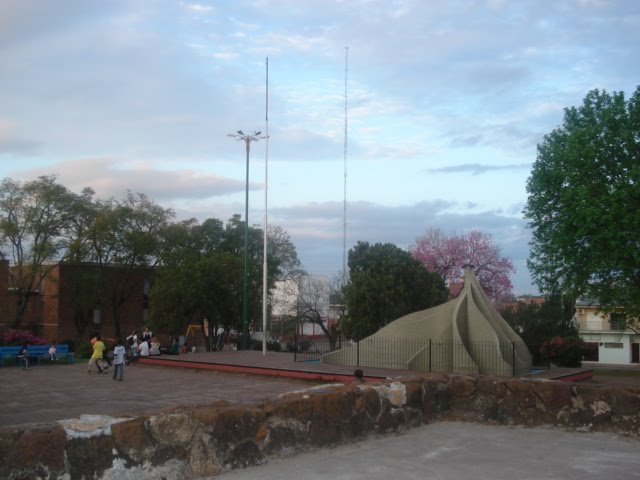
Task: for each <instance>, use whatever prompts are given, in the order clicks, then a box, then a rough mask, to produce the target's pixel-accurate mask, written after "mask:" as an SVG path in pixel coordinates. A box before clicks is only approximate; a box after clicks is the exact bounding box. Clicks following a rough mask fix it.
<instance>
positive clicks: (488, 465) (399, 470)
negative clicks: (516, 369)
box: [215, 422, 640, 480]
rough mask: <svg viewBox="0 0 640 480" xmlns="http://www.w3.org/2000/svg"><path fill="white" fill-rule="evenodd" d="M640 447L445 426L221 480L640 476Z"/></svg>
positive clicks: (595, 437) (548, 432)
mask: <svg viewBox="0 0 640 480" xmlns="http://www.w3.org/2000/svg"><path fill="white" fill-rule="evenodd" d="M639 448H640V441H638V440H635V439H630V438H625V437H617V436H613V435H608V434H601V433H582V432H564V431H561V430H553V429H543V428H534V429H528V428H523V427H504V426H488V425H479V424H473V423H454V422H439V423H433V424H430V425H426V426H422V427H417V428H414V429H411V430H409V431H407V432H405V433H402V434H398V435H387V436H384V437H381V436H380V437H373V438H370V439H368V440H365V441H362V442H359V443H355V444H350V445H342V446H339V447H336V448H333V449H323V450H317V451H314V452H308V453H303V454H299V455H296V456H295V457H291V458H286V459H282V460H277V461H272V462H271V463H269V464H267V465H261V466H258V467H252V468H248V469H244V470H235V471H232V472H229V473H225V474H223V475H221V476H219V477H215V478H219V479H221V480H262V479H265V478H278V479H282V480H289V479H291V480H293V479H301V478H304V479H305V480H326V479H336V480H389V479H395V480H414V479H415V480H431V479H447V480H483V479H487V480H515V479H517V480H543V479H544V480H554V479H557V480H570V479H576V480H578V479H580V480H591V479H593V480H603V479H613V478H620V479H638V478H640V455H639V454H638V452H639V451H640V450H639Z"/></svg>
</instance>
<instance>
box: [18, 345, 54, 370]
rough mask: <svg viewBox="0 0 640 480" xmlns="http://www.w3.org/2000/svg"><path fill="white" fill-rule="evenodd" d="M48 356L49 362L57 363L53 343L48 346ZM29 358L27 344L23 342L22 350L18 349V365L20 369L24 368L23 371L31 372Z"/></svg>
mask: <svg viewBox="0 0 640 480" xmlns="http://www.w3.org/2000/svg"><path fill="white" fill-rule="evenodd" d="M48 356H49V361H50V362H57V361H58V354H57V352H56V346H55V345H54V344H53V343H52V344H51V345H50V346H49V352H48ZM30 358H31V357H30V355H29V343H28V342H25V343H24V344H23V345H22V348H21V349H20V351H19V352H18V360H19V361H20V365H22V368H24V369H25V370H31V364H30Z"/></svg>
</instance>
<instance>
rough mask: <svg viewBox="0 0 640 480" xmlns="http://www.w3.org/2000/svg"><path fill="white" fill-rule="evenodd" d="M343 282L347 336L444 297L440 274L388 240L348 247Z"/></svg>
mask: <svg viewBox="0 0 640 480" xmlns="http://www.w3.org/2000/svg"><path fill="white" fill-rule="evenodd" d="M349 277H350V280H349V283H348V284H347V285H346V286H345V288H344V291H345V297H346V301H347V311H348V316H347V318H346V319H345V320H344V321H343V324H342V328H343V331H344V332H345V334H346V335H347V336H349V337H351V338H355V339H361V338H363V337H366V336H368V335H371V334H373V333H375V332H376V331H377V330H379V329H380V328H381V327H384V326H385V325H386V324H388V323H390V322H392V321H393V320H396V319H397V318H399V317H401V316H403V315H406V314H409V313H411V312H415V311H418V310H423V309H426V308H429V307H432V306H435V305H439V304H441V303H443V302H445V301H446V299H447V288H446V286H445V284H444V281H443V279H442V277H441V276H440V275H439V274H437V273H433V272H430V271H428V270H427V269H426V268H425V267H424V266H423V265H422V264H421V263H420V262H419V261H417V260H415V259H414V258H412V257H411V255H410V254H409V252H406V251H404V250H402V249H400V248H398V247H397V246H395V245H393V244H390V243H385V244H381V243H376V244H374V245H370V244H369V243H368V242H358V243H357V244H356V246H355V247H353V248H352V249H351V250H350V251H349Z"/></svg>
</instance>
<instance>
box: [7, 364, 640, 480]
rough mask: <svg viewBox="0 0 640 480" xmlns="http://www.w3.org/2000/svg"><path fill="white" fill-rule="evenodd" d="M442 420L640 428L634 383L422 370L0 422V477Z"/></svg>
mask: <svg viewBox="0 0 640 480" xmlns="http://www.w3.org/2000/svg"><path fill="white" fill-rule="evenodd" d="M439 420H453V421H469V422H482V423H492V424H501V425H523V426H528V427H534V426H554V427H559V428H563V429H569V430H578V431H608V432H613V433H615V434H623V435H630V436H634V437H638V438H640V390H635V389H616V388H609V387H599V386H595V385H580V384H569V383H564V382H557V381H540V380H522V379H512V378H503V377H490V376H481V375H477V376H465V375H447V374H425V375H422V376H417V377H414V378H407V379H403V380H399V381H386V382H380V383H351V384H346V385H341V384H340V385H323V386H319V387H313V388H309V389H306V390H304V391H299V392H293V393H289V394H286V395H284V396H281V397H280V398H278V399H277V400H275V401H271V402H266V403H262V404H256V405H251V406H239V405H232V404H228V403H225V402H218V403H214V404H211V405H207V406H200V407H181V408H174V409H170V410H166V411H163V412H160V413H157V414H150V415H144V416H139V417H135V418H111V417H100V416H85V417H82V418H80V419H74V420H65V421H61V422H56V423H54V424H51V425H45V426H39V427H33V428H9V429H4V430H3V431H0V478H7V479H26V478H65V479H72V480H75V479H82V478H86V479H89V478H102V479H128V478H131V479H134V478H135V479H136V480H143V479H151V478H165V479H167V480H169V479H176V480H177V479H190V478H202V477H210V476H215V475H217V474H219V473H220V472H223V471H228V470H231V469H235V468H243V467H247V466H251V465H259V464H262V463H265V462H267V461H269V459H272V458H277V457H283V456H290V455H294V454H295V453H297V452H300V451H303V450H312V449H314V448H318V447H325V446H331V445H337V444H341V443H348V442H354V441H358V440H361V439H363V438H365V437H367V436H369V435H372V434H384V433H389V432H396V431H399V430H402V429H406V428H410V427H414V426H418V425H421V424H425V423H431V422H435V421H439Z"/></svg>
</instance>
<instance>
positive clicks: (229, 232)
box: [150, 215, 299, 334]
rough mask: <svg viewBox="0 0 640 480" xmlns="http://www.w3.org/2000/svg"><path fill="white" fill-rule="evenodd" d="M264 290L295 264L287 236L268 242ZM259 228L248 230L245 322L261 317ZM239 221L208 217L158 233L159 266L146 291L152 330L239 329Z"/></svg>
mask: <svg viewBox="0 0 640 480" xmlns="http://www.w3.org/2000/svg"><path fill="white" fill-rule="evenodd" d="M267 250H268V253H267V254H268V255H269V258H268V262H267V264H268V272H267V288H271V287H272V286H273V284H274V282H275V280H276V279H277V278H280V277H281V276H282V275H284V272H285V269H286V268H289V267H288V266H290V265H299V261H298V258H297V253H296V251H295V246H294V245H293V244H292V243H291V241H290V239H289V236H288V234H286V232H284V231H281V234H280V235H278V236H274V237H269V238H268V245H267ZM262 258H263V236H262V230H260V229H256V228H249V251H248V267H249V268H248V280H249V283H248V289H247V290H248V294H249V298H248V305H249V319H250V320H257V319H258V318H260V317H261V315H262V289H263V285H262V280H263V277H262V265H263V261H262ZM243 260H244V222H243V221H242V220H241V219H240V216H239V215H234V216H233V217H232V218H231V219H229V221H228V222H227V223H226V225H225V224H223V222H221V221H220V220H218V219H213V218H211V219H207V220H205V221H204V222H203V223H202V224H201V225H200V224H198V223H197V221H195V220H189V221H186V222H181V223H179V224H172V225H169V226H168V227H167V228H166V229H165V230H164V231H163V234H162V241H161V254H160V264H159V267H158V269H157V275H156V279H155V283H154V285H153V288H152V291H151V299H150V300H151V317H152V322H153V325H154V328H156V329H160V330H165V331H169V332H171V333H175V334H177V333H182V332H184V331H185V329H186V327H187V325H189V324H191V323H192V322H198V323H200V325H201V327H202V328H204V326H205V319H206V320H207V321H208V322H207V324H208V325H209V328H210V332H207V333H209V334H212V333H213V328H214V327H216V326H222V327H223V328H225V330H227V331H228V330H230V329H232V328H238V329H239V328H241V326H242V291H243V282H244V276H243V275H244V273H243V264H244V261H243Z"/></svg>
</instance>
